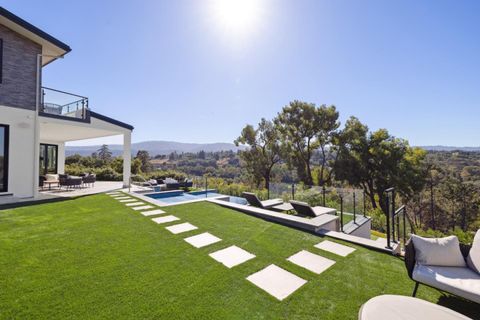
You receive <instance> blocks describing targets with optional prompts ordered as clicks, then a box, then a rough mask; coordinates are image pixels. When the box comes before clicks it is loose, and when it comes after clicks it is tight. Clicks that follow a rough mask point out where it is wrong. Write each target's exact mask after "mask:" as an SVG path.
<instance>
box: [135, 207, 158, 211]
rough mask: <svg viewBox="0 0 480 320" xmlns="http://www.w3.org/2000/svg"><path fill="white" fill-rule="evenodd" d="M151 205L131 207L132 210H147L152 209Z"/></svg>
mask: <svg viewBox="0 0 480 320" xmlns="http://www.w3.org/2000/svg"><path fill="white" fill-rule="evenodd" d="M152 208H153V206H140V207H133V208H132V209H133V210H136V211H140V210H147V209H152Z"/></svg>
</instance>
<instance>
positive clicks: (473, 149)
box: [419, 146, 480, 152]
mask: <svg viewBox="0 0 480 320" xmlns="http://www.w3.org/2000/svg"><path fill="white" fill-rule="evenodd" d="M419 148H422V149H425V150H428V151H467V152H480V147H452V146H419Z"/></svg>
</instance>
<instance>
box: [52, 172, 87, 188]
mask: <svg viewBox="0 0 480 320" xmlns="http://www.w3.org/2000/svg"><path fill="white" fill-rule="evenodd" d="M58 176H59V180H60V187H66V188H67V189H69V188H77V187H81V186H82V183H83V180H82V177H76V176H70V175H68V174H59V175H58Z"/></svg>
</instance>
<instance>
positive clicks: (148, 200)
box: [126, 190, 230, 207]
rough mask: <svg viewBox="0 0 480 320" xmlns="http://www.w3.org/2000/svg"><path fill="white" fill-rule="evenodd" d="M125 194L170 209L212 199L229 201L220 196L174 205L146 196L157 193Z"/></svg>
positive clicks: (225, 197)
mask: <svg viewBox="0 0 480 320" xmlns="http://www.w3.org/2000/svg"><path fill="white" fill-rule="evenodd" d="M178 191H182V190H172V191H165V192H167V193H169V192H178ZM126 193H127V194H129V195H131V196H132V197H136V198H138V199H141V200H142V201H145V202H148V203H151V204H154V205H156V206H158V207H171V206H177V205H181V204H189V203H195V202H201V201H206V200H208V199H212V200H225V199H228V200H230V196H227V195H222V196H218V197H211V198H202V199H195V200H186V201H181V202H175V203H167V202H163V201H160V200H158V199H154V198H150V197H148V196H146V195H147V194H152V193H158V192H149V193H145V194H140V193H136V192H134V191H132V192H126Z"/></svg>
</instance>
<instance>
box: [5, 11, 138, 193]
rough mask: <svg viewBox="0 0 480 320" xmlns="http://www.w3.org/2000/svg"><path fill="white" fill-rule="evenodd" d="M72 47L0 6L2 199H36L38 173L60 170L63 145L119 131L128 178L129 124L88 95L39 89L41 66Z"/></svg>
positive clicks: (127, 179) (124, 172)
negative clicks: (96, 107)
mask: <svg viewBox="0 0 480 320" xmlns="http://www.w3.org/2000/svg"><path fill="white" fill-rule="evenodd" d="M70 51H71V49H70V47H69V46H68V45H66V44H65V43H63V42H61V41H59V40H57V39H56V38H54V37H52V36H51V35H49V34H47V33H46V32H44V31H42V30H40V29H38V28H37V27H35V26H33V25H32V24H30V23H28V22H26V21H24V20H23V19H21V18H19V17H18V16H16V15H14V14H12V13H11V12H9V11H7V10H6V9H4V8H2V7H0V197H1V196H11V197H17V198H36V197H38V192H39V188H38V186H39V179H40V178H39V177H40V175H43V174H46V173H59V174H61V173H64V168H65V143H66V142H68V141H77V140H83V139H91V138H98V137H106V136H113V135H123V138H124V140H123V141H124V150H123V160H124V162H123V163H124V164H123V184H124V186H127V185H128V184H129V180H130V163H131V149H130V148H131V133H132V130H133V127H132V126H131V125H129V124H126V123H123V122H120V121H118V120H115V119H112V118H110V117H107V116H105V115H101V114H99V113H96V112H95V111H93V110H92V109H94V108H92V109H91V106H90V105H89V101H88V98H87V97H84V96H81V95H76V94H69V93H66V92H63V91H60V90H55V89H50V88H44V87H42V68H44V67H45V66H46V65H48V64H49V63H54V62H55V60H56V59H58V58H61V57H63V56H65V55H66V54H67V53H68V52H70Z"/></svg>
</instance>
